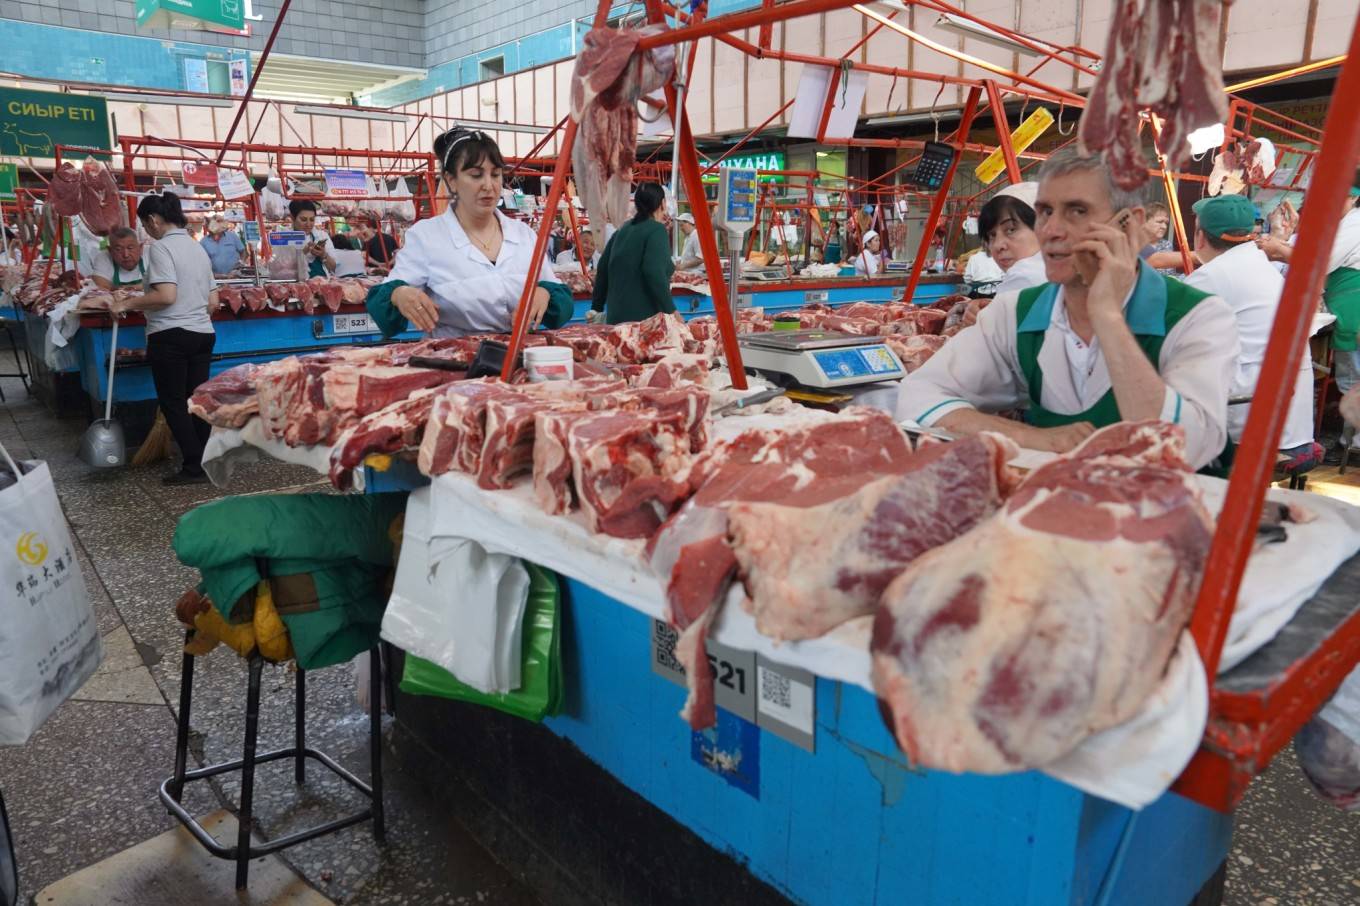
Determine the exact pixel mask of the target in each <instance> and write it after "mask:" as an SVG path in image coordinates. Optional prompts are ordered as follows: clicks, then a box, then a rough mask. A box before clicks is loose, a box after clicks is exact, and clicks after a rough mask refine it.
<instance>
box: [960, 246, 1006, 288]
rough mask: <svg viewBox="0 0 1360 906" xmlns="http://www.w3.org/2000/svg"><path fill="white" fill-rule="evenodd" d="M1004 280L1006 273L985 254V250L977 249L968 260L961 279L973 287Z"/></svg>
mask: <svg viewBox="0 0 1360 906" xmlns="http://www.w3.org/2000/svg"><path fill="white" fill-rule="evenodd" d="M1005 278H1006V272H1005V271H1003V270H1002V269H1001V265H999V264H997V263H996V261H994V260H993V259H992V256H991V255H988V254H987V250H986V249H978V250H977V252H975V253H974V254H973V257H971V258H969V259H968V266H967V267H965V268H964V269H963V279H964V280H965V281H966V282H968V283H972V284H974V285H976V284H979V283H996V282H997V281H999V280H1004V279H1005Z"/></svg>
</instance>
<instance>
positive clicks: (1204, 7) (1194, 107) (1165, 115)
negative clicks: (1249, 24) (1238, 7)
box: [1079, 0, 1227, 189]
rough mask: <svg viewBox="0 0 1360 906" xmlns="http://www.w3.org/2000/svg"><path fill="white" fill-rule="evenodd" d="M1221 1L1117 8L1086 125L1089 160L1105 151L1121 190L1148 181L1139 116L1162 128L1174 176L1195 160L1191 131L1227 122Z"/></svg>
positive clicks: (1131, 1) (1148, 1)
mask: <svg viewBox="0 0 1360 906" xmlns="http://www.w3.org/2000/svg"><path fill="white" fill-rule="evenodd" d="M1224 5H1225V4H1224V2H1223V0H1116V3H1115V6H1114V13H1113V16H1112V17H1111V20H1110V39H1109V43H1108V45H1107V49H1106V51H1105V58H1104V65H1103V67H1102V69H1101V71H1100V76H1099V77H1098V79H1097V80H1096V84H1095V87H1094V88H1092V89H1091V94H1090V99H1089V101H1088V103H1087V106H1086V110H1085V112H1084V113H1083V114H1082V117H1081V131H1080V133H1079V137H1080V142H1081V147H1082V149H1083V151H1084V152H1085V153H1094V152H1097V151H1103V152H1105V155H1106V160H1107V161H1108V163H1109V164H1110V169H1111V171H1112V173H1113V175H1114V179H1115V182H1117V183H1118V184H1119V185H1120V186H1122V187H1123V188H1125V189H1136V188H1137V187H1138V186H1140V185H1142V184H1143V183H1144V182H1146V181H1147V167H1148V162H1147V160H1146V159H1145V158H1144V156H1143V151H1142V144H1141V141H1140V139H1139V112H1140V111H1141V110H1144V109H1146V110H1149V111H1151V112H1152V113H1153V114H1154V115H1155V116H1157V117H1159V118H1160V119H1161V120H1162V121H1163V127H1162V134H1161V137H1160V139H1159V140H1158V146H1159V147H1160V148H1161V150H1162V153H1163V154H1164V155H1165V156H1166V167H1167V169H1168V170H1178V169H1180V166H1181V164H1183V163H1184V162H1185V160H1186V158H1187V157H1188V156H1189V153H1190V147H1189V144H1188V142H1187V141H1186V139H1187V137H1188V136H1189V135H1190V133H1191V132H1192V131H1194V130H1195V129H1197V128H1199V127H1201V126H1208V125H1211V124H1213V123H1221V122H1223V121H1224V120H1226V119H1227V101H1226V99H1225V95H1224V91H1223V69H1222V64H1223V60H1222V54H1221V53H1220V51H1219V17H1220V15H1221V13H1222V7H1223V6H1224Z"/></svg>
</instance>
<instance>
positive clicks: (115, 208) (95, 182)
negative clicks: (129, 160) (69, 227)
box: [80, 157, 123, 236]
mask: <svg viewBox="0 0 1360 906" xmlns="http://www.w3.org/2000/svg"><path fill="white" fill-rule="evenodd" d="M80 219H81V220H83V221H85V226H87V227H88V228H89V229H90V231H91V232H92V233H95V234H96V235H99V236H107V235H108V234H109V231H110V230H113V229H114V228H116V227H119V226H122V225H123V206H122V205H121V204H119V197H118V183H117V182H115V181H114V178H113V174H112V173H110V172H109V168H108V167H107V166H105V165H104V164H103V163H102V162H101V161H97V160H95V159H94V158H93V157H88V158H86V159H85V165H84V166H83V167H81V168H80Z"/></svg>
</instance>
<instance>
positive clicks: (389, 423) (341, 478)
mask: <svg viewBox="0 0 1360 906" xmlns="http://www.w3.org/2000/svg"><path fill="white" fill-rule="evenodd" d="M455 377H456V375H455ZM440 392H441V388H439V387H428V388H425V389H423V390H417V391H416V392H415V393H412V394H411V395H410V396H408V397H407V398H406V399H404V400H398V401H397V402H395V403H393V404H392V405H390V406H387V407H386V408H383V409H379V410H378V411H377V412H374V413H373V414H372V415H366V416H364V417H363V418H361V419H359V420H358V421H357V422H355V423H354V426H353V427H351V428H349V429H348V430H347V431H346V432H345V433H344V434H342V435H341V436H340V440H339V441H337V442H336V445H335V448H334V449H333V450H332V451H331V471H330V475H331V484H333V485H335V486H336V487H337V488H339V489H340V490H342V491H345V490H348V489H349V488H350V487H351V486H352V484H353V478H352V473H353V471H354V469H355V468H357V467H358V466H359V465H360V464H361V463H362V462H363V461H364V460H365V459H366V458H368V456H369V455H371V454H374V453H387V454H395V453H400V452H402V451H404V450H410V449H412V448H414V447H418V446H420V441H421V438H422V436H423V434H424V432H425V425H426V423H427V422H428V421H429V417H430V409H431V407H432V406H433V405H434V399H435V397H436V396H437V395H438V394H439V393H440Z"/></svg>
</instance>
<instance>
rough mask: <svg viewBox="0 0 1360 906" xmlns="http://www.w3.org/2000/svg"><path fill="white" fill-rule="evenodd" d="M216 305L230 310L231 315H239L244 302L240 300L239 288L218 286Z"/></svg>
mask: <svg viewBox="0 0 1360 906" xmlns="http://www.w3.org/2000/svg"><path fill="white" fill-rule="evenodd" d="M217 304H218V305H219V306H221V307H223V308H229V309H231V313H232V314H234V315H235V314H240V312H241V306H242V305H244V304H245V300H244V299H242V298H241V288H240V287H239V286H230V285H228V286H219V287H218V288H217Z"/></svg>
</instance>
